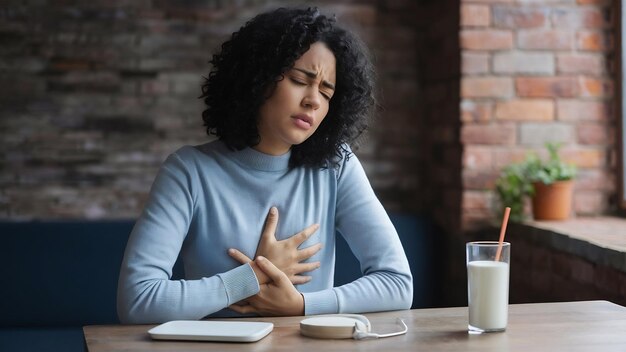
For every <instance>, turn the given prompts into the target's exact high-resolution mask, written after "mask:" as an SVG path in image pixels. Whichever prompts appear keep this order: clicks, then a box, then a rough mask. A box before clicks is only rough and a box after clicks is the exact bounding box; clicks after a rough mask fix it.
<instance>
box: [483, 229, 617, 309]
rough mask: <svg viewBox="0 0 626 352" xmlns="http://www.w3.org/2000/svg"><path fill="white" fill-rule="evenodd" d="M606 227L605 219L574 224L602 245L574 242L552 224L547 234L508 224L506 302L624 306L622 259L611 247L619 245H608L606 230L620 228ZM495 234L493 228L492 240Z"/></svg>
mask: <svg viewBox="0 0 626 352" xmlns="http://www.w3.org/2000/svg"><path fill="white" fill-rule="evenodd" d="M607 223H610V221H607V219H602V220H595V219H588V220H578V221H577V226H578V228H580V227H584V228H585V229H587V231H586V232H591V233H593V234H594V235H596V236H597V237H595V239H596V240H597V241H598V243H601V244H602V245H598V244H594V242H595V241H594V240H592V239H591V238H590V239H588V240H580V239H579V238H578V235H577V234H575V231H574V232H569V231H568V230H567V226H560V227H559V226H557V225H554V227H555V228H552V229H551V230H547V229H542V228H537V227H533V226H528V225H521V224H513V225H512V226H511V227H510V228H509V231H508V234H507V238H508V240H509V241H510V242H511V248H512V251H511V286H510V290H511V291H510V299H511V302H512V303H526V302H555V301H578V300H598V299H602V300H609V301H612V302H615V303H617V304H621V305H624V304H626V266H625V265H624V263H625V262H624V258H625V255H624V252H623V251H620V250H617V249H615V248H616V247H617V248H619V246H611V245H610V244H609V243H611V242H612V241H611V242H610V239H611V238H614V236H613V235H612V234H609V233H607V232H606V231H607V230H608V229H610V228H612V229H614V230H616V231H619V230H623V229H624V225H623V224H622V223H618V222H617V221H616V222H614V223H613V224H611V225H608V224H607ZM571 226H573V225H571ZM590 230H591V231H590ZM570 231H571V230H570ZM496 232H497V230H496V229H494V230H493V233H492V234H491V237H492V238H493V237H496V236H497V234H496ZM611 248H613V249H611ZM513 249H514V250H513Z"/></svg>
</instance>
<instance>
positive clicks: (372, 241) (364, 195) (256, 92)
mask: <svg viewBox="0 0 626 352" xmlns="http://www.w3.org/2000/svg"><path fill="white" fill-rule="evenodd" d="M211 63H212V64H213V69H212V71H211V73H210V74H209V76H208V78H207V80H206V82H205V84H204V85H203V98H204V101H205V103H206V105H207V108H206V110H205V111H204V112H203V120H204V122H205V126H207V132H208V133H209V134H214V135H216V136H217V137H218V140H217V141H213V142H210V143H207V144H204V145H201V146H196V147H189V146H187V147H183V148H181V149H180V150H178V151H176V152H175V153H174V154H172V155H170V156H169V157H168V159H167V160H166V161H165V162H164V164H163V165H162V167H161V170H160V171H159V174H158V176H157V178H156V179H155V181H154V184H153V186H152V189H151V191H150V197H149V200H148V202H147V204H146V207H145V209H144V211H143V213H142V215H141V216H140V218H139V219H138V221H137V223H136V225H135V227H134V229H133V232H132V234H131V236H130V239H129V242H128V245H127V248H126V253H125V256H124V261H123V264H122V269H121V273H120V281H119V287H118V314H119V317H120V320H121V321H122V322H124V323H158V322H163V321H168V320H174V319H201V318H203V317H206V316H209V315H210V316H212V317H217V316H239V315H241V314H259V315H303V314H306V315H311V314H325V313H339V312H341V313H352V312H367V311H381V310H393V309H407V308H409V307H410V305H411V300H412V277H411V273H410V270H409V266H408V262H407V259H406V256H405V254H404V251H403V249H402V245H401V243H400V241H399V239H398V235H397V233H396V231H395V229H394V227H393V225H392V224H391V221H390V220H389V217H388V216H387V214H386V213H385V211H384V209H383V207H382V205H381V204H380V202H379V201H378V199H377V198H376V196H375V195H374V192H373V191H372V188H371V186H370V185H369V182H368V180H367V178H366V176H365V173H364V171H363V168H362V167H361V165H360V163H359V161H358V159H357V158H356V156H354V155H353V154H352V153H351V151H350V148H349V147H348V143H350V142H353V141H354V139H355V138H356V137H358V136H359V135H360V133H361V132H362V131H363V130H364V129H365V127H366V122H367V118H368V116H369V114H370V112H371V111H372V109H373V107H374V105H375V100H374V97H373V71H372V65H371V63H370V61H369V59H368V58H367V56H366V55H365V53H364V50H363V49H362V46H361V45H360V44H359V42H358V41H357V40H356V39H355V38H354V37H353V36H352V35H350V34H349V33H348V32H346V31H344V30H343V29H341V28H339V27H337V26H336V25H335V23H334V21H333V20H332V19H330V18H328V17H326V16H324V15H321V14H320V13H319V12H318V10H317V9H306V10H303V9H302V10H299V9H278V10H275V11H273V12H269V13H265V14H261V15H259V16H257V17H255V18H254V19H252V20H251V21H250V22H248V23H246V24H245V25H244V26H243V27H242V28H241V29H240V30H239V31H238V32H236V33H234V34H233V35H232V38H231V39H230V40H228V41H227V42H225V43H224V44H223V45H222V50H221V52H220V53H218V54H216V55H214V56H213V60H212V61H211ZM279 214H280V215H279ZM279 218H280V219H279ZM303 228H304V230H303ZM337 231H339V232H341V233H342V234H343V236H344V237H345V238H346V240H347V242H348V243H349V244H350V247H351V249H352V251H353V252H354V253H355V255H356V257H357V258H358V259H359V261H360V263H361V268H362V271H363V273H364V276H363V277H362V278H359V279H358V280H356V281H354V282H352V283H350V284H347V285H344V286H341V287H335V288H333V273H334V262H335V257H334V255H335V254H334V252H335V251H334V249H335V247H334V245H335V234H336V232H337ZM179 253H180V254H181V255H182V258H183V262H184V266H185V280H171V273H172V267H173V265H174V263H175V261H176V259H177V257H178V255H179ZM252 259H254V260H252Z"/></svg>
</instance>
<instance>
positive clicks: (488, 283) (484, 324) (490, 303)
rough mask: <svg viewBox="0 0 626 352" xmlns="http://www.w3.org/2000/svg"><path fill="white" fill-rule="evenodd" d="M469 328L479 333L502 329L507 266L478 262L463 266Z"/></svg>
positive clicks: (507, 289) (504, 317)
mask: <svg viewBox="0 0 626 352" xmlns="http://www.w3.org/2000/svg"><path fill="white" fill-rule="evenodd" d="M467 280H468V281H467V282H468V300H469V325H470V326H471V327H473V328H477V329H479V330H484V331H490V330H503V329H505V328H506V324H507V318H508V305H509V264H508V263H503V262H496V261H487V260H478V261H472V262H469V263H468V264H467Z"/></svg>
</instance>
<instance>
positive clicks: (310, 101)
mask: <svg viewBox="0 0 626 352" xmlns="http://www.w3.org/2000/svg"><path fill="white" fill-rule="evenodd" d="M320 104H321V98H320V94H319V93H318V92H314V91H313V90H309V91H308V92H307V94H306V95H305V96H304V98H302V106H304V107H305V108H309V109H313V110H317V109H319V107H320Z"/></svg>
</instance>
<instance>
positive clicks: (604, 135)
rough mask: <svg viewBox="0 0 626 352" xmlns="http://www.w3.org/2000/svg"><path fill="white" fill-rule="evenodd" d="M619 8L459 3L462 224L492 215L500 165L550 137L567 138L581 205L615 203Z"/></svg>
mask: <svg viewBox="0 0 626 352" xmlns="http://www.w3.org/2000/svg"><path fill="white" fill-rule="evenodd" d="M612 6H613V3H612V2H611V1H602V0H596V1H593V0H578V1H574V0H568V1H565V0H562V1H513V0H507V1H502V0H499V1H496V0H493V1H492V0H473V1H472V0H464V1H462V4H461V9H460V12H461V22H460V23H461V32H460V37H461V39H460V41H461V52H462V65H461V70H462V75H461V115H460V116H461V120H462V123H463V127H462V130H461V142H462V144H463V196H462V209H463V210H462V223H463V228H464V229H466V230H468V229H469V230H471V229H473V228H477V227H480V226H481V225H483V224H484V223H485V222H486V221H488V220H490V219H491V218H492V217H493V216H494V214H493V209H494V199H493V197H494V194H493V193H492V189H493V187H494V181H495V179H496V178H497V176H498V174H499V172H500V170H501V169H502V168H503V167H504V166H505V165H506V164H508V163H510V162H512V161H519V160H521V159H523V158H524V157H525V155H526V153H527V152H528V151H530V150H536V151H540V152H543V151H544V150H543V145H544V143H545V142H547V141H556V142H562V143H563V148H562V153H563V156H564V158H565V159H566V160H567V161H569V162H572V163H574V164H576V165H577V166H578V167H579V175H578V178H577V180H576V186H575V187H576V191H575V194H574V204H573V205H574V212H575V213H576V214H578V215H596V214H601V213H605V212H607V211H610V210H612V209H613V208H614V206H615V199H614V193H615V183H616V180H615V175H616V165H615V161H616V155H615V153H616V140H615V138H616V136H615V130H616V120H615V118H614V116H613V109H612V105H613V104H614V100H613V94H614V92H613V90H614V81H613V77H614V76H615V74H614V73H615V57H614V56H613V53H614V44H613V42H614V38H615V30H616V25H615V18H614V10H613V8H612ZM543 154H545V153H543ZM497 216H500V214H497Z"/></svg>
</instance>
